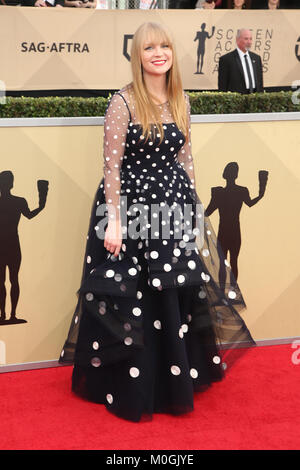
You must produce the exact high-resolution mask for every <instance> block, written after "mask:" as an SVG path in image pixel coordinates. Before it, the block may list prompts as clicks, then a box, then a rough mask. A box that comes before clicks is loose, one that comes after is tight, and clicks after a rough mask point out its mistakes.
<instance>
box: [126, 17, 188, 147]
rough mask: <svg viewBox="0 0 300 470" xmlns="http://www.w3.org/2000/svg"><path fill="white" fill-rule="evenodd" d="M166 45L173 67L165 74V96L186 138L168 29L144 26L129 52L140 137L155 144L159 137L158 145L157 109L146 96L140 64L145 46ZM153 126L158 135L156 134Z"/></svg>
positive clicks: (183, 104) (182, 102) (184, 113)
mask: <svg viewBox="0 0 300 470" xmlns="http://www.w3.org/2000/svg"><path fill="white" fill-rule="evenodd" d="M146 42H147V43H148V42H149V43H157V42H160V43H162V42H166V43H167V44H168V45H169V46H170V48H171V50H172V56H173V64H172V67H171V69H170V70H169V71H168V72H167V94H168V101H169V105H170V110H171V113H172V116H173V119H174V122H175V123H176V125H177V127H178V128H179V129H181V131H182V132H183V133H184V135H185V138H186V139H187V138H188V119H187V109H186V102H185V98H184V94H183V89H182V81H181V77H180V72H179V67H178V62H177V55H176V51H175V47H174V43H173V40H172V38H171V35H170V34H169V32H168V31H167V29H166V28H165V27H164V26H162V25H160V24H158V23H152V22H149V23H144V24H142V25H141V26H140V27H139V28H138V30H137V31H136V33H135V35H134V37H133V42H132V48H131V68H132V76H133V83H132V86H133V92H134V96H135V105H136V114H137V117H138V120H139V121H140V123H141V126H142V129H143V135H144V136H145V138H146V139H150V138H151V140H154V139H155V137H156V134H157V133H159V134H160V136H161V137H160V141H162V139H163V137H164V130H163V123H162V122H161V120H160V115H159V111H158V107H157V105H155V104H154V102H153V99H152V97H151V94H150V93H149V92H148V90H147V88H146V85H145V82H144V78H143V70H142V63H141V53H142V48H143V47H144V44H145V43H146ZM154 126H156V128H157V131H156V132H155V129H154Z"/></svg>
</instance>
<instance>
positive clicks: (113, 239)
mask: <svg viewBox="0 0 300 470" xmlns="http://www.w3.org/2000/svg"><path fill="white" fill-rule="evenodd" d="M121 246H122V226H121V221H120V220H110V221H109V222H108V226H107V229H106V231H105V236H104V247H105V248H106V249H107V250H108V251H110V252H111V253H112V254H113V255H114V256H119V253H120V250H121Z"/></svg>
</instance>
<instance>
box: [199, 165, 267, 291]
mask: <svg viewBox="0 0 300 470" xmlns="http://www.w3.org/2000/svg"><path fill="white" fill-rule="evenodd" d="M238 171H239V166H238V164H237V163H236V162H231V163H228V165H226V167H225V169H224V172H223V178H224V179H225V180H226V186H225V187H222V186H217V187H215V188H212V189H211V201H210V203H209V205H208V207H207V209H206V211H205V214H206V215H207V216H210V215H211V214H212V213H213V212H214V211H215V210H216V209H218V211H219V216H220V222H219V230H218V242H219V248H220V249H221V251H222V253H223V255H224V256H225V259H226V258H227V256H228V252H229V254H230V267H231V279H230V284H231V286H233V287H234V285H235V284H236V281H237V278H238V256H239V252H240V248H241V228H240V212H241V208H242V205H243V203H245V204H247V206H249V207H252V206H254V205H255V204H257V203H258V201H260V200H261V199H262V198H263V197H264V194H265V190H266V185H267V180H268V172H267V171H264V170H261V171H259V172H258V179H259V194H258V196H257V197H255V198H254V199H251V197H250V195H249V190H248V188H246V187H244V186H239V185H237V184H236V182H235V180H236V179H237V177H238ZM219 281H220V285H221V286H222V287H223V288H224V289H225V283H226V266H225V264H224V265H223V264H221V266H220V270H219Z"/></svg>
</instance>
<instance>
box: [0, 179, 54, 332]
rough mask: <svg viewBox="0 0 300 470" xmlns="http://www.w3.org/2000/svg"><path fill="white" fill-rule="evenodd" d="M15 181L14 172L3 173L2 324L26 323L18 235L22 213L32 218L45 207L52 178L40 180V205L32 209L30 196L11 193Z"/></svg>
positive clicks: (0, 236)
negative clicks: (20, 305)
mask: <svg viewBox="0 0 300 470" xmlns="http://www.w3.org/2000/svg"><path fill="white" fill-rule="evenodd" d="M13 184H14V175H13V173H12V172H11V171H2V172H1V173H0V313H1V316H0V325H4V324H14V323H26V320H22V319H18V318H17V316H16V309H17V304H18V300H19V295H20V287H19V279H18V278H19V269H20V265H21V259H22V256H21V248H20V241H19V234H18V225H19V221H20V218H21V215H24V216H25V217H26V218H27V219H32V218H33V217H35V216H36V215H38V214H39V213H40V212H41V211H42V210H43V209H44V207H45V205H46V200H47V194H48V184H49V183H48V181H45V180H38V181H37V188H38V194H39V206H38V207H37V208H36V209H34V210H30V209H29V207H28V204H27V201H26V199H24V198H23V197H18V196H14V195H13V194H11V189H12V188H13ZM6 268H8V272H9V280H10V284H11V289H10V299H11V313H10V318H9V319H7V318H6V310H5V305H6V288H5V279H6Z"/></svg>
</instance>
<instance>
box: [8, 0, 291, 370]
mask: <svg viewBox="0 0 300 470" xmlns="http://www.w3.org/2000/svg"><path fill="white" fill-rule="evenodd" d="M148 20H154V21H159V22H162V23H165V24H167V26H168V27H169V28H170V30H171V31H172V32H173V35H174V38H175V41H176V44H177V49H178V55H179V61H180V65H181V69H182V73H183V81H184V88H185V89H193V90H196V89H199V90H201V89H214V88H216V83H217V70H218V60H219V57H220V55H222V54H225V53H226V52H229V51H230V50H232V49H233V48H234V47H235V35H236V31H237V29H238V28H240V27H244V28H250V29H252V31H253V48H252V49H253V50H254V51H255V52H257V53H258V54H260V55H261V57H262V61H263V66H264V76H265V85H266V86H290V85H291V84H292V83H293V82H294V81H296V80H300V75H299V71H300V70H299V69H300V67H299V65H300V64H299V59H300V37H299V35H300V31H299V24H300V11H277V12H266V11H249V12H248V11H247V12H246V11H245V12H241V14H240V13H238V12H232V11H213V12H206V11H201V10H185V11H175V10H169V11H164V10H158V11H157V10H156V11H147V12H145V11H138V10H130V11H99V10H96V11H86V10H82V11H79V10H76V9H38V8H36V9H34V8H21V7H16V8H11V7H2V8H1V15H0V64H1V67H0V81H1V83H2V86H3V88H4V89H5V88H6V90H10V91H22V90H24V91H26V90H56V89H70V90H71V89H74V90H76V89H97V90H99V89H118V88H121V87H122V86H124V85H125V84H126V83H128V82H129V81H130V80H131V74H130V48H131V41H132V35H133V33H134V32H135V30H136V29H137V27H138V26H139V25H140V24H141V23H143V22H144V21H148ZM201 63H202V68H201V66H200V65H199V64H201ZM102 140H103V127H102V126H101V125H100V124H99V125H81V126H60V125H59V123H58V125H56V126H53V127H52V126H48V127H47V126H43V125H42V126H41V127H39V126H38V125H37V127H27V126H25V127H13V123H12V124H11V127H5V126H4V125H3V126H1V120H0V141H1V157H0V221H1V230H0V307H1V311H2V312H3V313H2V319H0V365H2V366H9V365H12V367H13V366H16V365H26V364H33V363H38V364H40V363H42V362H43V361H55V360H57V359H58V356H59V354H60V351H61V348H62V345H63V343H64V340H65V338H66V335H67V332H68V329H69V325H70V321H71V318H72V315H73V312H74V308H75V306H76V299H77V297H76V291H77V290H78V288H79V284H80V279H81V273H82V264H83V261H84V260H83V257H84V251H85V243H86V235H87V230H88V223H89V216H90V210H91V204H92V200H93V197H94V194H95V191H96V188H97V185H98V184H99V181H100V180H101V178H102V167H103V156H102V145H103V142H102ZM192 144H193V155H194V161H195V168H196V179H197V190H198V194H199V196H200V198H201V200H202V202H203V205H204V206H205V207H207V206H208V205H209V204H210V202H211V194H212V193H213V191H212V188H215V187H225V186H226V181H225V180H224V178H223V176H222V175H223V171H224V169H225V168H227V170H228V168H229V169H230V168H235V169H236V168H237V167H238V175H237V178H236V180H235V184H237V185H239V186H242V187H244V190H243V192H244V193H245V192H246V193H247V194H249V198H248V199H247V203H245V201H244V203H243V204H239V203H238V201H234V205H235V206H241V207H240V209H239V211H238V212H237V213H236V214H235V217H236V222H237V225H238V227H239V229H240V230H241V244H240V246H239V247H238V272H239V277H238V282H239V285H240V287H241V290H242V292H243V294H244V298H245V301H246V304H247V310H246V311H245V312H244V313H243V316H244V319H245V321H246V322H247V324H248V326H249V328H250V330H251V332H252V334H253V336H254V338H255V339H256V340H257V341H262V342H263V341H267V342H270V341H271V342H272V341H273V342H274V341H275V342H276V341H279V342H280V341H286V340H287V339H289V338H295V337H299V336H300V317H299V308H298V293H299V291H300V268H299V266H300V250H299V249H298V240H299V229H300V224H299V217H298V214H299V201H300V161H299V144H300V134H299V120H298V121H278V122H267V121H266V122H263V121H262V122H235V123H234V122H232V123H229V122H227V123H225V122H215V123H207V122H201V123H194V124H193V125H192ZM261 172H263V173H261ZM265 172H268V181H267V186H266V191H265V194H264V196H263V197H262V198H261V199H259V200H258V199H257V196H258V193H259V184H260V181H261V175H262V174H263V175H265V174H266V173H265ZM211 220H212V223H213V225H214V228H215V230H216V232H217V231H218V225H219V210H218V208H217V209H216V210H215V211H214V212H213V213H212V214H211ZM4 242H5V243H4ZM7 265H9V266H10V269H8V268H7V267H6V266H7ZM4 311H5V318H4ZM4 369H5V367H4V368H3V369H2V370H4ZM0 371H1V367H0Z"/></svg>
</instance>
